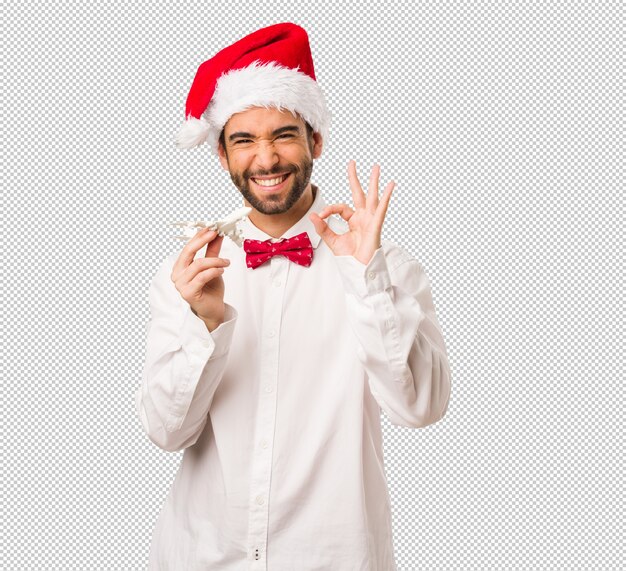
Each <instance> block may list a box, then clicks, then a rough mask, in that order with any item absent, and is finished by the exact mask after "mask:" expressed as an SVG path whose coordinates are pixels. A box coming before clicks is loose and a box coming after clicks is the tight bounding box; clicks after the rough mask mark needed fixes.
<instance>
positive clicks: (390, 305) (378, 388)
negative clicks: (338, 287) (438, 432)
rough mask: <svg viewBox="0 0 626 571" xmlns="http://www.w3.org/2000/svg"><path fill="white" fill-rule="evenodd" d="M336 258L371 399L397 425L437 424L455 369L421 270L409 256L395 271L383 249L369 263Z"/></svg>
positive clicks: (426, 281)
mask: <svg viewBox="0 0 626 571" xmlns="http://www.w3.org/2000/svg"><path fill="white" fill-rule="evenodd" d="M396 248H397V247H396ZM395 258H396V261H398V260H397V258H398V256H395ZM335 259H336V262H337V265H338V268H339V272H340V274H341V277H342V281H343V284H344V289H345V294H346V305H347V318H348V321H349V323H350V326H351V328H352V330H353V332H354V334H355V335H356V338H357V341H358V351H357V356H358V358H359V360H360V361H361V363H362V364H363V367H364V368H365V371H366V373H367V377H368V379H369V386H370V390H371V393H372V395H373V396H374V398H375V399H376V401H377V402H378V404H379V405H380V407H381V408H382V409H383V410H384V411H385V413H386V414H387V416H388V417H389V420H390V421H391V423H392V424H395V425H398V426H407V427H411V428H421V427H423V426H427V425H429V424H433V423H435V422H437V421H438V420H440V419H441V418H443V416H444V415H445V413H446V410H447V408H448V402H449V399H450V366H449V362H448V355H447V351H446V347H445V343H444V339H443V335H442V332H441V328H440V326H439V323H438V320H437V316H436V314H435V308H434V305H433V300H432V294H431V287H430V281H429V279H428V276H427V275H426V273H425V272H424V269H423V267H422V266H421V264H420V263H419V262H418V261H417V260H415V259H414V258H412V257H411V256H410V255H409V254H408V253H406V254H405V255H404V256H400V260H399V263H397V264H395V265H394V266H393V269H392V270H391V271H390V270H389V268H388V266H387V258H386V256H385V249H384V248H383V246H382V245H381V247H380V248H378V250H376V252H375V253H374V256H373V257H372V259H371V260H370V261H369V263H368V264H367V265H365V264H363V263H361V262H359V261H358V260H357V259H356V258H354V257H353V256H336V257H335Z"/></svg>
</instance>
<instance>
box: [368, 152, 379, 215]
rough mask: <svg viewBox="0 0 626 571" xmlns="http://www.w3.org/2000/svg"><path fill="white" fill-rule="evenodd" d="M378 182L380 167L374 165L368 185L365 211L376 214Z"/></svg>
mask: <svg viewBox="0 0 626 571" xmlns="http://www.w3.org/2000/svg"><path fill="white" fill-rule="evenodd" d="M379 180H380V165H379V164H375V165H374V166H373V167H372V173H371V174H370V183H369V187H368V189H367V209H368V210H369V211H370V212H376V208H377V207H378V183H379Z"/></svg>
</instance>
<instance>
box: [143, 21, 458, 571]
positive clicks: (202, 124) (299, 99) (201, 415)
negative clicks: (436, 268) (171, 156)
mask: <svg viewBox="0 0 626 571" xmlns="http://www.w3.org/2000/svg"><path fill="white" fill-rule="evenodd" d="M257 60H258V61H260V62H262V63H264V65H261V66H257V65H256V63H255V62H257ZM296 67H298V68H299V69H295V68H296ZM328 117H329V115H328V112H327V109H326V106H325V104H324V99H323V95H322V94H321V90H320V89H319V87H318V86H317V83H316V81H315V78H314V73H313V67H312V60H311V57H310V50H309V46H308V38H307V35H306V32H305V31H304V30H303V29H302V28H300V27H298V26H295V25H294V24H277V25H275V26H270V27H268V28H264V29H262V30H259V31H257V32H255V33H253V34H251V35H250V36H247V37H246V38H244V39H243V40H240V41H239V42H237V43H235V44H233V46H230V47H228V48H226V49H225V50H222V51H221V52H219V53H218V54H217V55H216V56H214V58H212V59H211V60H209V61H208V62H205V63H204V64H203V65H202V66H200V68H199V70H198V73H197V74H196V78H195V79H194V83H193V85H192V89H191V91H190V94H189V97H188V100H187V110H186V121H185V123H184V124H183V126H182V127H181V130H180V132H179V136H178V140H177V142H178V145H179V146H180V147H182V148H191V147H193V146H197V145H198V144H200V143H202V142H205V141H208V142H209V143H210V145H211V148H212V150H214V151H217V155H218V157H219V160H220V163H221V165H222V166H223V167H224V168H225V169H227V170H228V172H229V173H230V176H231V179H232V181H233V183H234V185H235V186H236V188H237V189H238V190H239V192H240V193H241V195H242V196H243V199H244V200H243V202H244V205H245V206H250V207H252V211H251V213H250V215H249V217H248V219H247V220H244V221H243V222H242V223H241V229H242V231H243V235H244V237H245V241H244V243H243V248H240V247H238V246H237V245H236V243H235V242H234V241H232V240H230V239H224V237H222V236H218V235H217V234H216V232H215V231H208V230H206V229H205V230H201V231H199V232H198V233H197V234H196V235H195V236H194V237H193V238H192V239H191V240H190V241H189V243H188V244H187V245H186V246H185V247H184V248H182V250H181V251H180V252H175V253H174V254H172V255H170V256H168V257H167V258H166V260H165V262H164V263H163V264H162V265H161V267H160V268H159V270H158V272H157V273H156V275H155V276H154V279H153V280H152V283H151V286H150V294H149V296H150V312H151V319H150V321H149V324H148V325H149V327H148V331H147V340H146V360H145V365H144V371H143V377H142V383H141V387H140V388H139V389H138V390H137V392H136V408H137V413H138V415H139V418H140V419H141V423H142V426H143V428H144V429H145V431H146V433H147V435H148V437H149V438H150V440H151V441H152V442H154V443H155V444H156V445H157V446H159V447H161V448H162V449H164V450H168V451H178V450H184V454H183V458H182V463H181V466H180V468H179V471H178V473H177V475H176V479H175V481H174V483H173V485H172V488H171V489H170V491H169V494H168V496H167V499H166V501H165V504H164V505H163V508H162V510H161V514H160V516H159V519H158V522H157V524H156V526H155V529H154V532H153V538H152V545H151V549H150V557H149V567H150V569H170V570H175V571H178V570H187V569H203V570H204V569H207V570H209V569H222V570H231V571H235V570H236V571H240V570H243V569H249V570H256V569H263V570H265V571H307V570H311V571H312V570H329V571H356V570H363V571H365V570H368V571H389V570H395V569H396V563H395V560H394V555H393V544H392V531H391V508H390V499H389V493H388V487H387V481H386V475H385V469H384V463H383V450H382V433H381V425H380V414H381V410H384V411H385V413H386V414H387V416H388V417H389V419H390V420H391V422H392V423H393V424H395V425H399V426H407V427H413V428H419V427H423V426H427V425H429V424H432V423H434V422H436V421H438V420H439V419H441V418H442V417H443V415H444V414H445V412H446V410H447V406H448V401H449V395H450V369H449V364H448V358H447V354H446V348H445V344H444V341H443V337H442V334H441V330H440V327H439V324H438V321H437V317H436V314H435V309H434V307H433V303H432V296H431V291H430V283H429V280H428V278H427V276H426V274H425V273H424V270H423V268H422V267H421V265H420V264H419V263H418V262H417V261H416V260H415V259H413V258H412V257H411V256H410V255H409V254H408V253H407V252H406V251H405V250H404V249H402V248H401V247H399V246H397V245H395V244H393V243H392V242H390V241H387V240H381V230H382V225H383V220H384V216H385V213H386V211H387V207H388V204H389V200H390V196H391V192H392V189H393V183H390V184H388V185H387V186H386V188H385V190H384V192H383V195H382V198H379V194H378V178H379V172H380V168H379V166H378V165H376V166H375V167H374V169H373V170H372V174H371V177H370V180H369V186H368V192H367V195H366V194H365V193H364V191H363V189H362V188H361V186H360V184H359V181H358V178H357V174H356V166H355V163H354V161H350V162H349V166H348V179H349V183H350V188H351V192H352V199H353V201H354V208H351V207H349V206H348V205H347V204H337V205H327V204H326V202H325V201H324V199H323V196H322V190H321V189H320V188H318V187H317V186H316V185H314V184H311V182H310V175H311V171H312V163H313V160H315V159H317V158H319V157H320V155H321V153H322V148H323V145H324V142H325V141H326V138H327V134H328ZM332 214H339V215H340V216H341V218H342V220H338V219H335V218H334V217H332V218H331V217H330V216H331V215H332ZM205 246H206V250H205V255H204V256H202V255H198V254H199V252H200V251H201V250H202V249H204V247H205Z"/></svg>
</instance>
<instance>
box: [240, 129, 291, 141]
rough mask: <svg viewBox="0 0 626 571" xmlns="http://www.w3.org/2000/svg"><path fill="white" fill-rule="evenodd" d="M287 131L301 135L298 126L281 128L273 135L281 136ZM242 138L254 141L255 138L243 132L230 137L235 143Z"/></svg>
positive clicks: (273, 132)
mask: <svg viewBox="0 0 626 571" xmlns="http://www.w3.org/2000/svg"><path fill="white" fill-rule="evenodd" d="M285 131H294V132H296V133H297V134H300V128H299V127H298V126H297V125H285V126H284V127H280V128H278V129H275V130H274V131H272V135H280V134H281V133H284V132H285ZM240 137H245V138H247V139H254V138H255V136H254V135H253V134H252V133H245V132H243V131H237V132H236V133H233V134H232V135H230V137H228V140H229V141H234V140H235V139H239V138H240Z"/></svg>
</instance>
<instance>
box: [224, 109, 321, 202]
mask: <svg viewBox="0 0 626 571" xmlns="http://www.w3.org/2000/svg"><path fill="white" fill-rule="evenodd" d="M224 145H225V147H224ZM321 152H322V138H321V135H320V134H319V133H313V134H312V135H310V134H309V133H308V132H307V126H306V123H305V122H304V121H303V120H302V118H301V117H299V116H298V115H295V114H293V113H292V112H291V111H286V110H285V111H278V109H275V108H269V109H266V108H264V107H252V108H250V109H247V110H246V111H242V112H241V113H235V114H234V115H232V116H231V117H230V119H229V120H228V122H227V123H226V125H225V126H224V131H223V133H222V138H221V139H220V144H219V148H218V156H219V159H220V163H221V164H222V166H223V167H224V169H226V170H228V172H229V173H230V178H231V180H232V181H233V184H234V185H235V186H236V187H237V189H238V190H239V192H241V194H242V196H243V197H244V199H245V200H246V205H247V206H251V207H252V208H254V209H255V210H257V211H259V212H261V213H263V214H283V213H285V212H287V211H289V210H290V209H291V208H292V207H293V206H294V204H296V203H297V202H298V201H299V200H300V198H301V197H302V195H303V194H304V192H305V191H306V190H307V189H308V188H309V184H310V179H311V172H312V170H313V159H316V158H318V157H319V156H320V155H321ZM255 179H256V180H255ZM263 179H264V180H263ZM276 179H278V180H276ZM257 181H260V182H257ZM264 183H265V184H264ZM268 183H271V186H268ZM274 183H278V184H274Z"/></svg>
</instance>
